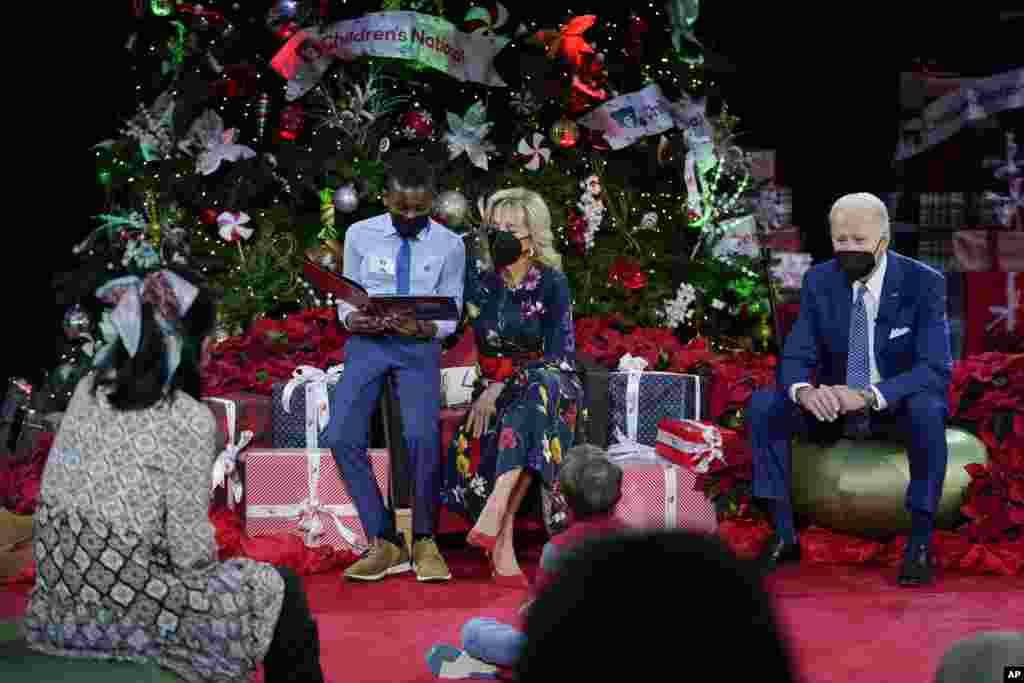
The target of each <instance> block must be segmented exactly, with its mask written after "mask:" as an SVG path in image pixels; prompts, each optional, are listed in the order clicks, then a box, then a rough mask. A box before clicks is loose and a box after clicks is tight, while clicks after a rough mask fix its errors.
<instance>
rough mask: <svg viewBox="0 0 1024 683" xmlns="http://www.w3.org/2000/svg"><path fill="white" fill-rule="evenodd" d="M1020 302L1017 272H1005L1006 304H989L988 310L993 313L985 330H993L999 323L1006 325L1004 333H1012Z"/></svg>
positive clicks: (1015, 326)
mask: <svg viewBox="0 0 1024 683" xmlns="http://www.w3.org/2000/svg"><path fill="white" fill-rule="evenodd" d="M1020 304H1021V294H1020V291H1019V290H1018V289H1017V273H1013V272H1010V273H1007V274H1006V306H990V307H989V309H988V310H989V312H990V313H991V314H992V315H993V318H992V322H990V323H989V324H988V325H987V326H986V327H985V331H986V332H994V331H995V329H996V328H997V327H999V325H1000V324H1001V323H1003V324H1005V325H1006V333H1007V334H1013V333H1014V330H1016V329H1017V309H1018V307H1019V306H1020Z"/></svg>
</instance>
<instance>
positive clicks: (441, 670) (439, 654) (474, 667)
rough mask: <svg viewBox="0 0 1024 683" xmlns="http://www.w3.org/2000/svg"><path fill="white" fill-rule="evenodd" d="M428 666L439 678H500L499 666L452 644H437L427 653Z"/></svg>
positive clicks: (493, 679) (487, 679)
mask: <svg viewBox="0 0 1024 683" xmlns="http://www.w3.org/2000/svg"><path fill="white" fill-rule="evenodd" d="M427 667H428V668H429V669H430V672H431V673H432V674H434V676H436V677H437V678H444V679H462V680H486V681H495V680H498V667H496V666H494V665H493V664H488V663H487V662H481V661H480V660H479V659H473V658H472V657H470V656H469V655H467V654H466V653H465V652H463V651H462V650H460V649H458V648H456V647H452V646H451V645H435V646H434V647H432V648H430V652H428V653H427Z"/></svg>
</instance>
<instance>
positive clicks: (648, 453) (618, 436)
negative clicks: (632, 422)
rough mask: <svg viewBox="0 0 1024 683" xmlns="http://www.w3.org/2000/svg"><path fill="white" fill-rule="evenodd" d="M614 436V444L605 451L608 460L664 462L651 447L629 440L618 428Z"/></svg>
mask: <svg viewBox="0 0 1024 683" xmlns="http://www.w3.org/2000/svg"><path fill="white" fill-rule="evenodd" d="M614 436H615V441H616V443H614V444H610V445H609V446H608V449H607V451H606V453H607V454H608V458H609V459H611V460H623V459H625V458H629V459H630V460H633V459H636V460H650V461H652V462H663V461H664V459H663V458H662V457H661V456H660V455H658V453H657V451H655V450H654V447H653V446H648V445H647V444H642V443H639V442H638V441H636V440H635V439H631V438H629V437H628V436H626V435H625V434H623V433H622V430H621V429H619V428H618V427H616V428H615V433H614Z"/></svg>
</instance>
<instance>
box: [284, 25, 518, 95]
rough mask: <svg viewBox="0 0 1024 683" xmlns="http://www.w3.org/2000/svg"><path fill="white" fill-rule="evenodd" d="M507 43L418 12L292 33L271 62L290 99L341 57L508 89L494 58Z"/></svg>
mask: <svg viewBox="0 0 1024 683" xmlns="http://www.w3.org/2000/svg"><path fill="white" fill-rule="evenodd" d="M509 40H510V39H509V38H506V37H503V36H495V35H481V34H477V33H463V32H462V31H459V30H458V29H456V28H455V26H454V25H453V24H451V23H449V22H448V21H446V20H444V19H442V18H441V17H435V16H432V15H429V14H420V13H419V12H376V13H373V14H366V15H364V16H361V17H359V18H358V19H349V20H346V21H339V22H338V23H336V24H334V25H333V26H329V27H327V28H324V29H317V28H312V27H311V28H305V29H302V30H301V31H298V32H296V34H295V35H294V36H292V37H291V39H290V40H289V41H288V42H287V43H285V46H284V47H283V48H281V50H280V51H279V52H278V53H277V54H276V55H275V56H274V58H273V60H271V66H273V67H274V70H275V71H277V72H278V73H279V74H281V75H282V76H283V77H284V78H286V79H288V80H289V81H292V82H295V85H294V86H293V83H289V88H288V99H295V98H297V97H300V96H301V95H302V94H304V93H305V92H307V91H308V90H309V89H310V88H312V87H313V86H314V85H316V83H317V82H318V81H319V80H320V78H321V77H322V76H323V73H324V72H325V71H326V70H327V67H328V66H329V65H330V62H331V60H333V59H334V58H336V57H338V56H339V55H349V54H350V55H354V56H356V57H361V56H368V57H392V58H398V59H411V60H415V61H417V62H419V63H421V64H424V65H426V66H429V67H431V68H434V69H437V70H438V71H443V72H445V73H446V74H448V75H449V76H452V77H453V78H457V79H458V80H460V81H472V82H474V83H484V84H486V85H493V86H505V85H507V84H506V83H505V82H504V81H503V80H501V77H499V76H498V74H497V72H496V71H495V70H494V58H495V56H496V55H497V54H498V53H499V52H501V50H502V48H504V47H505V46H506V45H507V44H508V42H509Z"/></svg>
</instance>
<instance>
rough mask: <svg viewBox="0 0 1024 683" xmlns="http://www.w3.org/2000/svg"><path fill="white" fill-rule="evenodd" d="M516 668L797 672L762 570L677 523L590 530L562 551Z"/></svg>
mask: <svg viewBox="0 0 1024 683" xmlns="http://www.w3.org/2000/svg"><path fill="white" fill-rule="evenodd" d="M691 671H692V672H693V673H692V674H691V673H690V672H691ZM591 672H594V673H596V674H597V675H594V673H591ZM514 676H515V680H516V681H521V682H522V683H548V682H549V681H585V680H600V681H653V680H663V679H664V680H672V679H675V678H678V679H680V680H700V681H707V680H714V681H717V680H721V681H743V680H761V681H772V682H773V683H791V682H794V681H796V680H798V679H797V677H796V675H795V668H794V665H793V662H792V657H791V654H790V651H789V647H788V644H787V642H786V640H785V638H784V633H783V630H782V628H781V625H780V623H779V620H778V618H777V617H776V613H775V610H774V606H773V604H772V598H771V596H770V595H769V594H768V593H767V591H765V589H764V587H763V586H762V583H761V578H760V576H759V575H758V573H757V572H756V571H755V570H754V569H753V568H752V567H751V566H750V563H749V562H744V561H741V560H739V559H737V558H736V557H735V556H734V555H733V554H732V553H731V552H729V551H728V550H727V549H726V548H725V547H724V546H722V544H721V543H720V542H719V541H718V539H716V538H714V537H710V536H707V535H704V534H697V533H693V532H690V531H681V530H671V531H666V530H655V531H626V532H622V533H619V534H614V535H610V536H603V537H593V538H591V539H588V540H587V541H585V542H584V543H583V545H582V546H579V547H578V548H577V549H576V550H575V551H574V552H573V553H571V554H569V555H568V556H567V557H565V559H564V561H563V563H562V565H561V567H560V570H559V572H558V575H557V576H556V577H555V578H554V580H553V581H552V582H551V583H550V584H549V585H548V587H547V588H546V589H545V590H544V591H542V592H541V593H540V595H538V597H537V599H536V601H535V602H534V603H533V604H532V605H531V606H530V609H529V612H528V613H527V615H526V642H525V643H524V644H523V645H522V648H521V650H520V651H519V657H518V659H517V660H516V664H515V666H514Z"/></svg>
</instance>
